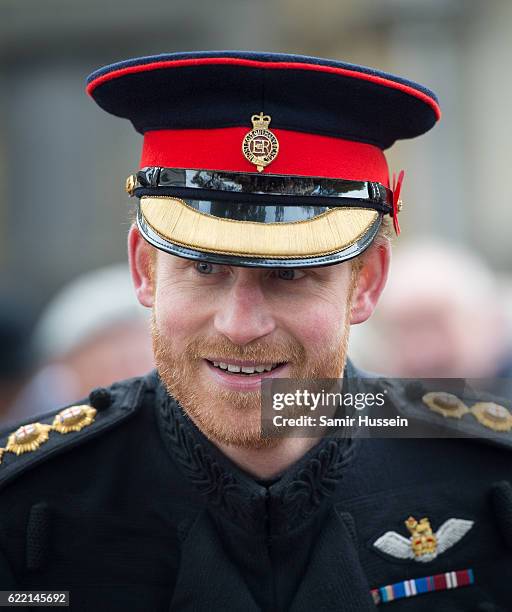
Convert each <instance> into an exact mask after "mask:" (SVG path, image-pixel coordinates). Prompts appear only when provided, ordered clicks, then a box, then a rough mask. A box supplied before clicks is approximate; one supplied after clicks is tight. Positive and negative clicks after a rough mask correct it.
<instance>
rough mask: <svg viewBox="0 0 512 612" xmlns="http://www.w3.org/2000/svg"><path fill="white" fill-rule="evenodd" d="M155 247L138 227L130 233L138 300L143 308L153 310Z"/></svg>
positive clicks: (132, 267)
mask: <svg viewBox="0 0 512 612" xmlns="http://www.w3.org/2000/svg"><path fill="white" fill-rule="evenodd" d="M152 249H153V247H152V246H151V245H150V244H149V243H148V242H146V240H144V238H143V237H142V236H141V235H140V232H139V230H138V228H137V226H136V225H132V226H131V228H130V231H129V232H128V260H129V263H130V272H131V273H132V280H133V285H134V287H135V294H136V296H137V299H138V300H139V302H140V303H141V304H142V305H143V306H147V307H148V308H151V307H152V306H153V302H154V297H153V296H154V286H153V282H154V281H153V269H152V263H153V262H152Z"/></svg>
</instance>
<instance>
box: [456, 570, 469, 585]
mask: <svg viewBox="0 0 512 612" xmlns="http://www.w3.org/2000/svg"><path fill="white" fill-rule="evenodd" d="M455 575H456V577H457V586H467V585H468V584H471V580H470V578H469V572H468V571H467V570H459V571H458V572H455Z"/></svg>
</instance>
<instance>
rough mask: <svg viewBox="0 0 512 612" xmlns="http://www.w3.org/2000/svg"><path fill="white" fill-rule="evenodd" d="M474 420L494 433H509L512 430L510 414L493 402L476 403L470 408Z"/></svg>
mask: <svg viewBox="0 0 512 612" xmlns="http://www.w3.org/2000/svg"><path fill="white" fill-rule="evenodd" d="M471 412H472V413H473V415H474V416H475V418H476V419H477V420H478V421H479V422H480V423H482V425H484V426H485V427H488V428H489V429H493V430H494V431H510V430H511V429H512V414H510V412H509V411H508V410H507V409H506V408H505V407H504V406H500V404H495V403H494V402H478V403H477V404H475V405H474V406H472V407H471Z"/></svg>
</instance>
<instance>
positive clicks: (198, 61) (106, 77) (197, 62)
mask: <svg viewBox="0 0 512 612" xmlns="http://www.w3.org/2000/svg"><path fill="white" fill-rule="evenodd" d="M207 64H228V65H234V66H248V67H252V68H264V69H267V70H286V69H288V70H313V71H317V72H330V73H332V74H339V75H341V76H347V77H352V78H355V79H361V80H363V81H370V82H371V83H375V84H377V85H382V86H384V87H390V88H391V89H397V90H399V91H402V92H404V93H406V94H409V95H410V96H414V97H415V98H418V99H419V100H422V101H423V102H425V104H428V106H430V107H431V108H432V109H433V111H434V113H435V115H436V117H437V119H440V117H441V109H440V108H439V105H438V104H437V102H436V101H435V100H433V99H432V98H431V97H430V96H428V95H427V94H425V93H423V92H422V91H418V90H417V89H414V88H413V87H410V86H409V85H405V84H403V83H397V82H396V81H391V80H389V79H386V78H384V77H380V76H377V75H374V74H367V73H365V72H358V71H356V70H349V69H347V68H337V67H336V66H322V65H320V64H308V63H306V62H262V61H259V60H249V59H243V58H236V57H202V58H195V59H182V60H170V61H159V62H152V63H150V64H138V65H137V66H127V67H126V68H120V69H119V70H114V71H112V72H108V73H107V74H103V75H102V76H99V77H98V78H97V79H95V80H94V81H91V82H90V83H89V84H88V85H87V93H88V94H89V95H92V92H93V91H94V90H95V89H96V87H98V86H99V85H101V84H102V83H105V82H106V81H111V80H112V79H116V78H119V77H122V76H124V75H126V74H134V73H137V72H146V71H149V70H159V69H163V68H165V69H169V68H180V67H182V66H202V65H207Z"/></svg>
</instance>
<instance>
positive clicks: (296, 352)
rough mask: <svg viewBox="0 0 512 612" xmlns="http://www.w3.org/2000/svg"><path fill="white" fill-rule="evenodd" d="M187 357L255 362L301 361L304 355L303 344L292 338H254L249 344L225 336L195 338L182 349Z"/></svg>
mask: <svg viewBox="0 0 512 612" xmlns="http://www.w3.org/2000/svg"><path fill="white" fill-rule="evenodd" d="M184 354H185V355H186V356H187V357H188V358H189V359H196V360H200V359H208V360H210V361H211V360H213V359H215V360H216V361H219V360H222V359H226V360H229V359H238V360H240V361H254V362H257V363H284V362H301V361H304V359H305V357H306V350H305V348H304V346H303V345H302V344H301V343H300V342H298V341H296V340H293V339H290V340H274V341H273V342H266V341H261V340H255V341H253V342H250V343H249V344H245V345H239V344H234V343H233V342H231V341H230V340H228V339H227V338H219V339H215V340H214V339H211V338H205V337H202V338H195V339H194V340H192V341H191V342H189V343H188V344H187V345H186V347H185V350H184Z"/></svg>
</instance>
